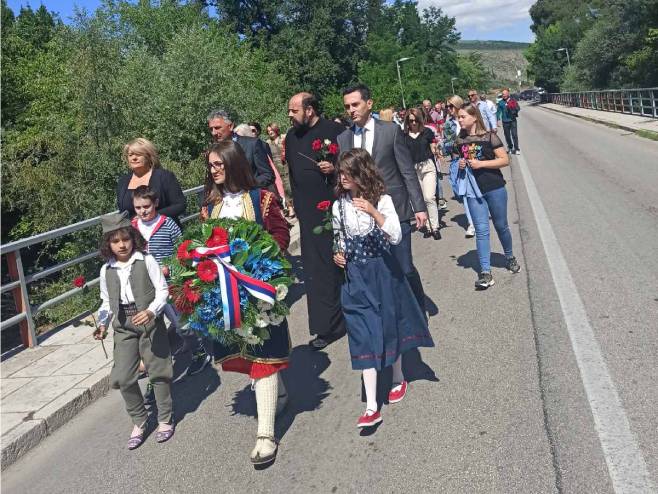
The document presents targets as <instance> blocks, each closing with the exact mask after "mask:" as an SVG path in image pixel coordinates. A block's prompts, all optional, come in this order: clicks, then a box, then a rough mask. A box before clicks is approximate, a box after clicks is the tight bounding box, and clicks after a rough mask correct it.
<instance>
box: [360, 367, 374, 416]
mask: <svg viewBox="0 0 658 494" xmlns="http://www.w3.org/2000/svg"><path fill="white" fill-rule="evenodd" d="M363 386H364V387H365V388H366V408H367V409H368V410H372V411H374V412H376V411H377V370H375V369H374V368H370V369H363Z"/></svg>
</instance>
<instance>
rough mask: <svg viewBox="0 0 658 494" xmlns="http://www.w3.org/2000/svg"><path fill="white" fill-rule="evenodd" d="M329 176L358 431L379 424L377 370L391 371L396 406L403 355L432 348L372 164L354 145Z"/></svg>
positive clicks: (403, 384) (402, 383)
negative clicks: (394, 250)
mask: <svg viewBox="0 0 658 494" xmlns="http://www.w3.org/2000/svg"><path fill="white" fill-rule="evenodd" d="M336 171H337V173H338V176H339V181H338V185H337V186H336V192H337V194H338V199H337V200H336V201H335V202H334V204H333V209H332V213H333V228H334V234H335V236H336V246H335V255H334V262H335V263H336V264H337V265H338V266H340V267H342V268H344V269H345V282H344V283H343V286H342V288H341V304H342V307H343V314H344V315H345V322H346V325H347V334H348V341H349V347H350V356H351V360H352V368H353V369H358V370H361V371H362V373H363V383H364V387H365V390H366V411H365V412H364V413H363V415H361V416H360V417H359V420H358V422H357V426H358V427H371V426H373V425H375V424H377V423H379V422H381V421H382V416H381V413H380V411H379V410H378V407H377V371H379V370H381V369H383V368H384V367H388V366H393V386H392V388H391V391H390V393H389V395H388V402H389V403H397V402H399V401H402V399H403V398H404V396H405V394H406V392H407V381H406V380H405V379H404V375H403V373H402V360H401V356H402V354H403V353H405V352H407V351H409V350H411V349H413V348H417V347H421V346H425V347H431V346H434V343H433V342H432V337H431V336H430V334H429V330H428V328H427V322H426V321H425V316H424V314H423V312H422V310H421V308H420V306H419V305H418V302H417V301H416V298H415V297H414V295H413V292H412V291H411V287H410V286H409V283H408V282H407V279H406V277H405V276H404V273H403V272H402V269H401V268H400V266H399V264H398V263H397V261H396V260H395V257H393V255H392V254H391V252H390V245H395V244H397V243H399V242H400V240H401V238H402V232H401V229H400V220H399V219H398V216H397V213H396V212H395V207H394V206H393V200H392V199H391V196H389V195H386V194H384V182H383V181H382V179H381V177H380V176H379V175H378V174H377V171H376V166H375V162H374V161H373V160H372V158H371V156H370V154H369V153H368V152H367V151H366V150H364V149H358V148H356V149H352V150H351V151H348V152H346V153H344V154H342V155H341V157H340V160H339V161H338V164H337V170H336ZM375 204H376V206H375Z"/></svg>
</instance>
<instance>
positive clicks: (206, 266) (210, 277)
mask: <svg viewBox="0 0 658 494" xmlns="http://www.w3.org/2000/svg"><path fill="white" fill-rule="evenodd" d="M196 274H197V276H198V277H199V279H200V280H201V281H203V282H205V283H212V282H213V281H215V278H217V266H216V265H215V263H214V262H213V261H211V260H209V259H206V260H205V261H201V262H200V263H199V264H198V265H197V267H196Z"/></svg>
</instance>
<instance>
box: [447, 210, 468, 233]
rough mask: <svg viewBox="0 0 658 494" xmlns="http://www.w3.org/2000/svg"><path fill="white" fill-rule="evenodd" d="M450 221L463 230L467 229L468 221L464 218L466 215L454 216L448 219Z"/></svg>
mask: <svg viewBox="0 0 658 494" xmlns="http://www.w3.org/2000/svg"><path fill="white" fill-rule="evenodd" d="M450 221H452V222H453V223H457V224H458V225H459V226H461V227H462V228H463V229H464V230H466V229H467V228H468V219H467V218H466V213H461V214H456V215H455V216H453V217H452V218H450Z"/></svg>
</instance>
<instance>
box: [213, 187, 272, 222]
mask: <svg viewBox="0 0 658 494" xmlns="http://www.w3.org/2000/svg"><path fill="white" fill-rule="evenodd" d="M242 207H243V216H242V217H243V218H244V219H245V220H249V221H255V222H256V223H258V224H259V225H261V226H262V225H263V211H262V209H261V204H260V189H251V190H250V191H249V192H245V193H244V194H242ZM221 209H222V201H219V202H218V203H217V204H208V217H209V218H212V219H217V218H219V214H220V211H221ZM213 213H214V214H213Z"/></svg>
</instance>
